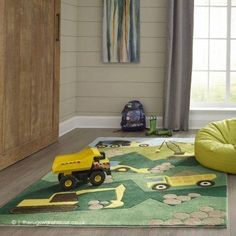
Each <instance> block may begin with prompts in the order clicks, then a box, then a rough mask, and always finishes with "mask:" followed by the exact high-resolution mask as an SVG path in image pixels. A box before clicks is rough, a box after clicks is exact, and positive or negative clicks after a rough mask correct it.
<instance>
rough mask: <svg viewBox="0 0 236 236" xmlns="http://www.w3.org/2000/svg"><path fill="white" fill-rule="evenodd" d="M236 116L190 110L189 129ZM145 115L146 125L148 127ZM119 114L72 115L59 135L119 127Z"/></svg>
mask: <svg viewBox="0 0 236 236" xmlns="http://www.w3.org/2000/svg"><path fill="white" fill-rule="evenodd" d="M232 117H236V111H225V110H224V111H223V110H222V111H216V110H201V111H200V110H192V111H191V112H190V118H189V127H190V129H200V128H201V127H203V126H205V125H206V124H208V123H210V122H213V121H217V120H223V119H230V118H232ZM148 118H149V117H147V127H149V122H148ZM120 121H121V117H120V116H74V117H72V118H70V119H68V120H66V121H63V122H61V123H60V128H59V135H60V137H61V136H62V135H64V134H66V133H68V132H70V131H71V130H73V129H76V128H112V129H119V128H120ZM157 124H158V127H161V124H162V117H158V118H157Z"/></svg>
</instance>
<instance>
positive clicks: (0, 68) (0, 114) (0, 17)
mask: <svg viewBox="0 0 236 236" xmlns="http://www.w3.org/2000/svg"><path fill="white" fill-rule="evenodd" d="M4 19H5V1H0V22H1V24H0V153H2V152H3V150H4V145H3V143H4V140H3V120H4V90H5V80H4V79H1V78H4V74H5V73H4V72H5V60H4V57H5V35H4V34H5V20H4Z"/></svg>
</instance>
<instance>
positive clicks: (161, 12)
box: [61, 0, 167, 120]
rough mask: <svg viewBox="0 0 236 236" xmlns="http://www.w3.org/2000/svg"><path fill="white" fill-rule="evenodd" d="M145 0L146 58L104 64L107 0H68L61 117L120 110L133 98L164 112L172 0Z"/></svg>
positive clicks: (64, 0) (143, 35) (64, 17)
mask: <svg viewBox="0 0 236 236" xmlns="http://www.w3.org/2000/svg"><path fill="white" fill-rule="evenodd" d="M140 2H141V12H140V13H141V45H140V50H141V61H140V63H139V64H125V65H124V64H123V65H119V64H103V62H102V15H103V0H92V1H88V0H62V68H61V73H62V74H61V120H65V119H66V118H68V117H70V116H73V115H74V114H77V115H92V116H96V115H104V116H107V115H114V116H115V115H120V111H121V109H122V107H123V105H124V104H125V103H126V102H127V101H128V100H131V99H139V100H141V101H142V102H143V103H144V105H145V108H146V112H147V113H148V114H157V115H161V111H162V97H163V78H164V73H165V56H166V55H165V54H166V30H167V29H166V20H167V19H166V18H167V16H166V9H167V6H166V2H167V1H166V0H140Z"/></svg>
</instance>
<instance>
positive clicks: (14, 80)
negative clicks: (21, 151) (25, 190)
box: [3, 0, 21, 151]
mask: <svg viewBox="0 0 236 236" xmlns="http://www.w3.org/2000/svg"><path fill="white" fill-rule="evenodd" d="M6 9H7V11H6V14H7V15H6V35H5V36H6V39H7V41H6V52H7V53H6V54H5V59H6V64H5V68H6V71H5V91H4V93H5V95H8V96H5V118H4V126H3V127H4V134H3V135H4V138H5V140H4V149H5V151H7V150H9V149H11V148H13V147H16V146H17V145H18V144H19V133H18V127H19V115H20V114H19V108H20V106H19V105H20V104H19V99H16V98H19V97H20V90H19V87H20V77H19V74H20V44H19V42H20V21H21V14H20V9H21V1H17V0H8V1H6Z"/></svg>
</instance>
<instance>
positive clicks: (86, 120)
mask: <svg viewBox="0 0 236 236" xmlns="http://www.w3.org/2000/svg"><path fill="white" fill-rule="evenodd" d="M120 121H121V116H74V117H72V118H70V119H68V120H66V121H63V122H61V123H60V128H59V135H60V137H61V136H62V135H64V134H66V133H68V132H70V131H71V130H73V129H76V128H101V129H108V128H111V129H120ZM157 122H158V125H159V127H160V125H161V124H162V118H161V117H158V118H157ZM147 127H149V122H148V117H147Z"/></svg>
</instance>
